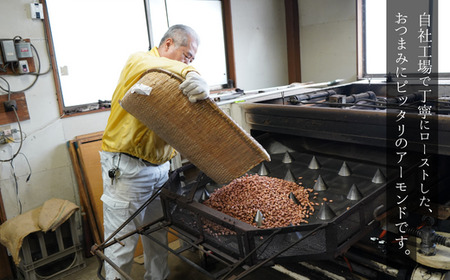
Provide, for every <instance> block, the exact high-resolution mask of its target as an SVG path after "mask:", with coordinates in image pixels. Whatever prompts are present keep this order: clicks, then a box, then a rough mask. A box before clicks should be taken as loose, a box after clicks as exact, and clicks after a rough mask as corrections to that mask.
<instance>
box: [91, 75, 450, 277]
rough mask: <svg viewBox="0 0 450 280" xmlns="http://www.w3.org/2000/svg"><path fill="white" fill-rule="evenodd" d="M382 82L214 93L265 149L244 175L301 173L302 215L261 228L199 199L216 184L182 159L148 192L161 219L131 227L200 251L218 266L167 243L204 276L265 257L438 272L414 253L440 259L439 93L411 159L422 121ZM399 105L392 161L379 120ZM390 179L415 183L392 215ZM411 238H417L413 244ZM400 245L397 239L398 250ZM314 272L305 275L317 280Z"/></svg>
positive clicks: (293, 176)
mask: <svg viewBox="0 0 450 280" xmlns="http://www.w3.org/2000/svg"><path fill="white" fill-rule="evenodd" d="M388 86H389V84H388V83H386V82H384V81H382V82H379V83H374V82H356V83H351V84H344V85H337V86H331V87H325V88H304V87H295V86H288V87H285V88H281V89H273V90H268V91H265V92H253V93H252V94H251V95H247V96H246V95H245V92H236V93H232V94H227V96H228V97H229V98H228V97H227V98H226V99H225V100H226V101H225V100H224V99H222V100H217V102H218V103H219V104H220V102H222V105H226V104H230V105H229V106H238V107H239V110H240V111H241V114H242V116H243V126H244V127H247V128H248V129H249V131H250V132H251V134H252V136H253V137H255V139H257V141H258V142H259V143H260V144H261V145H262V146H263V147H264V148H265V149H266V150H267V151H268V152H269V154H270V157H271V159H272V160H271V162H262V163H261V164H259V165H258V166H256V167H254V168H253V169H251V170H250V171H249V172H248V173H249V174H260V175H265V176H271V177H277V178H282V179H285V180H290V181H295V182H300V181H301V184H302V185H303V186H305V187H309V188H312V189H313V190H314V191H313V192H312V193H313V194H314V197H312V196H311V197H310V199H311V200H312V201H314V202H317V204H316V211H315V212H314V214H313V215H312V216H310V217H309V218H308V219H307V221H308V222H307V223H304V224H300V225H296V226H287V227H282V228H271V229H261V228H258V227H257V226H253V225H250V224H247V223H244V222H241V221H239V220H238V219H236V218H233V217H230V216H228V215H225V214H223V213H221V212H220V211H217V210H214V209H212V208H209V207H207V206H205V205H204V204H203V203H202V202H203V201H204V200H205V199H207V198H208V195H209V194H210V193H211V192H213V191H214V190H215V189H217V188H220V187H222V185H219V184H216V183H215V182H214V181H212V180H211V179H210V178H208V177H207V176H206V175H205V174H203V173H202V172H201V170H198V169H197V168H196V167H195V166H193V165H185V166H183V167H181V168H179V169H177V170H175V172H173V174H172V175H171V177H170V179H169V181H168V182H167V184H166V185H165V186H164V187H163V188H162V189H161V190H160V195H161V200H162V202H163V206H164V213H165V214H164V218H163V219H161V220H160V221H158V222H155V223H152V224H150V225H144V226H143V227H142V228H140V229H139V230H137V231H136V232H135V233H140V234H143V235H146V236H147V237H149V238H151V237H150V236H148V234H149V233H150V232H153V231H155V230H158V229H161V228H164V229H166V230H167V231H169V232H172V233H173V234H175V235H177V236H178V237H179V238H180V239H181V240H183V241H184V244H185V245H188V246H187V247H188V248H191V247H195V248H197V249H198V250H200V251H201V252H203V253H204V255H205V258H206V259H210V260H214V261H217V262H220V263H221V264H222V266H221V268H222V269H221V270H219V271H214V272H210V271H208V270H207V269H205V268H204V267H201V266H200V265H198V264H195V263H193V262H191V261H190V260H188V259H186V258H184V257H183V256H182V255H181V252H182V250H185V249H186V248H182V249H181V250H180V251H175V250H172V249H170V248H168V249H169V250H170V251H171V252H172V253H174V254H177V255H178V256H179V257H180V258H182V259H183V260H185V261H186V262H188V263H190V264H191V265H192V266H193V267H195V268H197V269H199V270H200V271H202V272H204V273H205V274H207V275H209V276H210V277H211V278H214V279H241V278H243V277H245V276H246V275H249V274H250V273H251V272H253V271H255V270H256V269H258V268H260V267H262V266H267V265H274V264H281V265H283V266H284V267H286V268H289V269H290V270H293V271H297V272H298V273H300V274H301V273H302V272H301V271H302V270H303V271H305V270H306V271H307V272H305V273H307V274H308V273H309V274H311V275H313V274H314V273H317V271H318V270H317V269H315V268H318V267H320V270H322V271H324V270H325V271H329V272H330V273H331V274H333V275H340V274H343V275H345V276H346V277H355V276H359V277H361V278H366V279H422V278H417V277H419V276H418V275H419V274H420V275H424V274H428V275H432V274H433V275H434V276H433V277H438V278H432V279H445V278H444V277H448V273H447V270H448V269H449V268H448V267H445V265H444V266H442V265H440V266H439V265H437V266H436V267H432V266H429V265H428V264H429V262H428V263H427V262H426V258H427V255H428V257H432V256H438V257H439V258H441V259H442V258H443V263H450V259H449V258H448V255H447V254H448V251H446V250H447V249H448V247H449V246H450V244H449V243H450V242H449V239H448V237H446V236H445V233H446V232H449V231H450V222H449V221H448V218H449V216H450V192H448V190H447V189H448V187H449V182H450V180H449V179H450V178H449V174H448V172H446V171H445V168H447V167H448V166H450V165H449V163H450V149H449V148H450V116H449V105H450V103H449V102H448V95H450V91H449V88H448V86H443V85H442V86H441V85H440V86H439V96H438V97H437V98H436V99H435V100H430V101H429V102H433V103H432V105H433V106H432V107H433V110H432V111H431V112H430V114H429V115H427V118H426V119H427V121H429V123H427V124H430V125H431V124H432V125H433V126H432V133H433V139H435V140H434V141H430V142H427V148H428V150H427V152H426V153H423V154H425V156H421V157H420V156H419V157H418V154H419V152H418V147H422V146H424V144H423V143H421V142H420V141H419V140H417V137H416V136H415V135H418V134H420V133H422V132H423V131H422V130H421V129H423V126H419V125H418V124H420V123H422V122H421V119H422V120H423V119H424V117H423V116H421V115H420V114H418V113H413V109H414V108H416V109H417V107H418V106H421V104H422V105H423V102H422V100H423V96H422V95H421V94H420V92H419V91H418V90H413V91H412V93H411V94H410V95H408V96H406V97H407V98H405V97H404V96H403V97H398V98H396V97H391V96H389V95H388V90H389V89H388ZM249 97H250V98H249ZM405 99H406V100H405ZM243 100H247V102H242V101H243ZM231 104H232V105H231ZM404 104H407V106H409V109H408V110H405V111H406V112H405V115H404V116H405V118H404V126H403V128H404V131H403V132H404V133H406V134H405V135H406V136H408V137H410V138H406V139H407V140H409V142H408V143H409V146H408V148H406V149H405V150H402V151H401V152H402V153H403V152H407V153H410V154H412V155H414V156H411V157H410V156H407V157H405V158H404V160H405V161H404V162H403V163H402V165H399V160H398V156H399V154H398V151H396V149H395V147H396V146H395V143H397V142H396V141H398V140H397V139H398V138H396V137H395V136H398V134H399V133H400V132H399V131H398V128H397V126H392V123H391V121H392V120H393V119H394V120H395V116H398V114H399V113H398V112H399V111H402V108H401V107H400V105H404ZM394 124H395V123H394ZM405 127H406V129H405ZM406 136H405V137H406ZM392 147H393V148H392ZM424 147H425V146H424ZM421 158H425V159H426V160H420V159H421ZM424 162H426V164H428V166H430V168H429V170H427V176H428V177H429V178H427V179H428V180H427V182H426V184H427V186H428V187H429V188H430V189H432V191H431V192H430V193H433V196H432V199H431V200H430V201H428V202H430V204H431V205H430V206H429V207H430V208H425V207H424V205H419V204H421V203H420V202H421V201H422V202H423V200H421V197H422V195H421V193H420V191H418V189H417V186H419V189H420V184H418V180H419V177H418V174H419V173H420V174H425V173H422V172H421V169H420V168H422V167H423V166H424V165H425V164H424ZM400 166H402V168H400V169H401V172H400V173H399V167H400ZM403 167H404V168H403ZM300 178H301V179H300ZM399 179H401V181H402V184H404V185H409V186H415V188H412V187H411V188H410V189H408V190H407V191H405V193H404V194H405V195H406V196H407V200H406V199H405V200H404V201H402V207H405V208H402V209H404V210H405V213H404V215H403V217H401V218H399V216H398V212H399V211H401V209H398V205H400V203H398V202H399V201H398V200H397V199H398V198H397V196H398V193H397V192H396V191H398V190H399V189H401V190H403V187H402V186H403V185H399V184H398V183H399ZM422 190H423V189H422ZM403 202H405V203H403ZM424 204H425V203H424ZM400 222H405V223H407V224H408V225H409V227H408V230H406V231H405V232H406V233H405V234H403V231H404V230H403V228H401V227H398V226H396V224H399V223H400ZM437 232H438V233H437ZM135 233H130V234H135ZM400 237H402V238H403V239H401V240H400ZM413 237H414V238H416V239H421V242H419V243H417V244H416V241H415V240H414V241H413V239H414V238H413ZM124 238H126V237H124ZM408 240H410V241H408ZM118 241H120V238H118V239H116V241H110V243H111V242H113V243H114V242H118ZM154 241H155V242H157V241H156V240H154ZM400 241H402V242H405V243H406V245H405V246H404V247H401V248H400V246H399V243H400ZM108 245H109V244H108V243H106V244H102V246H99V247H95V248H93V252H94V253H96V254H97V256H99V258H100V259H105V257H104V256H103V255H102V253H101V252H100V251H101V249H103V248H104V247H105V246H108ZM161 245H162V246H164V245H163V244H161ZM441 246H442V247H441ZM436 248H439V249H436ZM442 253H444V255H440V256H439V254H442ZM424 258H425V261H423V259H424ZM418 263H419V264H422V265H425V266H426V267H425V268H423V267H422V266H418ZM435 263H436V264H437V263H438V262H437V261H436V262H435ZM312 271H315V272H314V273H312ZM343 271H345V272H343ZM348 275H353V276H348ZM316 277H317V278H314V277H313V278H311V279H323V278H321V277H319V276H316Z"/></svg>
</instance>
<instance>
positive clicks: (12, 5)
mask: <svg viewBox="0 0 450 280" xmlns="http://www.w3.org/2000/svg"><path fill="white" fill-rule="evenodd" d="M32 2H33V1H32V0H14V1H10V0H0V26H2V27H3V28H1V29H0V38H13V37H14V36H21V37H22V38H30V39H31V42H32V44H33V45H34V46H35V47H36V49H37V51H38V52H39V56H40V59H41V64H42V69H43V71H46V70H47V69H48V68H49V64H50V62H49V58H48V52H47V48H46V43H47V42H46V39H45V34H44V28H43V22H42V21H41V20H32V19H31V17H30V12H29V4H30V3H32ZM232 12H233V13H234V15H233V21H234V22H233V28H234V31H233V32H234V42H235V44H236V46H235V55H236V66H237V76H238V83H239V84H238V85H239V86H240V87H242V88H245V89H255V88H261V87H268V86H275V85H282V84H285V83H286V82H287V69H286V60H287V58H286V38H285V36H286V35H285V32H284V30H285V28H284V24H285V23H284V22H285V21H284V8H283V1H278V0H263V1H262V0H245V1H242V0H239V1H238V0H234V1H232ZM3 77H5V78H6V79H7V80H8V82H9V83H10V84H11V87H12V90H20V89H23V88H25V87H26V86H28V85H29V84H30V83H31V81H32V80H33V78H32V77H13V76H3ZM80 82H82V81H80ZM0 83H2V82H1V81H0ZM2 85H3V84H2ZM25 96H26V99H27V104H28V110H29V113H30V120H26V121H23V122H21V125H22V128H23V131H24V133H25V134H26V135H27V137H26V140H25V142H24V144H23V147H22V150H21V152H22V153H23V155H24V156H26V158H27V159H28V161H29V163H30V166H31V170H32V175H31V178H30V180H29V181H28V182H26V178H27V177H28V175H29V168H28V165H27V162H26V160H25V157H24V156H22V155H19V156H18V157H17V158H16V159H15V160H14V166H15V168H14V170H15V174H16V176H17V178H18V189H19V197H20V201H21V203H22V207H23V212H25V211H27V210H30V209H33V208H35V207H38V206H40V205H42V204H43V203H44V202H45V201H46V200H47V199H50V198H52V197H58V198H63V199H68V200H70V201H72V202H75V203H77V204H79V198H78V186H77V184H76V181H75V177H74V174H73V169H72V163H71V160H70V156H69V153H68V149H67V141H70V140H72V139H73V138H74V137H75V136H77V135H82V134H87V133H91V132H97V131H102V130H103V129H104V127H105V125H106V122H107V118H108V116H109V112H102V113H94V114H88V115H83V116H76V117H69V118H60V116H59V110H58V102H57V98H56V90H55V86H54V80H53V77H52V74H51V73H49V74H46V75H43V76H41V77H40V78H39V80H38V81H37V83H36V84H35V86H33V87H32V88H31V89H30V90H27V91H26V92H25ZM11 126H12V127H13V128H18V126H17V124H11ZM16 136H17V135H16ZM17 148H18V145H17V144H10V145H1V146H0V159H7V158H9V157H10V156H11V155H12V154H13V153H14V152H15V151H17ZM12 171H13V169H12V168H11V166H10V165H9V163H1V164H0V176H1V177H0V187H1V191H2V196H3V200H4V201H3V202H4V205H5V208H6V214H7V217H8V218H11V217H14V216H16V215H18V214H19V208H18V206H17V200H16V195H15V183H14V180H13V179H12V178H13V175H12V174H13V173H12Z"/></svg>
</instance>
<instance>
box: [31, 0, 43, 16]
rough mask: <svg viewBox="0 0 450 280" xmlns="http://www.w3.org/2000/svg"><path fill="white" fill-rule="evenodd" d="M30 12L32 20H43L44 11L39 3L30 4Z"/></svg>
mask: <svg viewBox="0 0 450 280" xmlns="http://www.w3.org/2000/svg"><path fill="white" fill-rule="evenodd" d="M30 10H31V18H32V19H44V9H43V8H42V4H41V3H31V4H30Z"/></svg>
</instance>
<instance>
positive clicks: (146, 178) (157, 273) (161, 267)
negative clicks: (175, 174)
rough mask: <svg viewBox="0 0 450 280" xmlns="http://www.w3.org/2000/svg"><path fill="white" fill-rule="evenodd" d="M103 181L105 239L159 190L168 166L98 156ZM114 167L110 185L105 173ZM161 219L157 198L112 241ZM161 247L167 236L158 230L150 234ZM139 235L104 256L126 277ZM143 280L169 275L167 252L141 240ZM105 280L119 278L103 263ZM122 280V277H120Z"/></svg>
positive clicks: (149, 241) (107, 154)
mask: <svg viewBox="0 0 450 280" xmlns="http://www.w3.org/2000/svg"><path fill="white" fill-rule="evenodd" d="M100 157H101V163H102V177H103V195H102V197H101V200H102V201H103V226H104V231H105V234H104V236H105V239H106V238H108V237H109V236H110V235H111V234H112V233H113V232H114V231H115V230H116V229H117V228H119V226H121V225H122V224H123V223H124V222H125V221H126V220H127V219H128V218H129V217H130V216H131V215H132V214H133V213H135V212H136V210H137V209H138V208H139V207H140V206H142V205H143V204H144V203H145V202H146V201H147V200H148V199H149V198H150V196H151V195H152V194H153V192H154V191H155V190H156V189H157V188H159V187H160V186H162V185H163V184H164V183H165V182H166V181H167V179H168V176H169V168H170V164H169V162H166V163H164V164H162V165H159V166H153V165H149V164H146V163H145V162H143V161H141V160H139V159H136V158H132V157H129V156H127V155H124V154H120V161H119V153H109V152H105V151H102V152H100ZM115 167H118V168H119V172H120V174H119V175H118V177H117V178H116V179H114V181H113V183H112V184H111V178H109V176H108V171H109V170H110V169H112V168H115ZM162 216H163V212H162V207H161V201H160V199H159V196H158V197H157V199H155V200H154V201H153V202H152V203H150V205H149V206H147V208H146V209H144V210H143V211H142V212H141V213H140V214H139V215H138V216H136V218H135V219H134V220H133V221H132V222H130V223H128V224H127V225H126V226H125V227H124V228H123V229H122V230H121V231H120V232H119V233H118V234H117V235H116V236H115V237H119V236H122V235H124V234H126V233H129V232H131V231H133V230H135V229H136V227H138V226H142V225H145V224H148V223H150V222H152V221H154V220H156V219H158V218H160V217H162ZM152 236H153V237H155V238H157V239H158V240H159V241H161V242H162V243H163V244H167V232H166V231H164V230H159V231H157V232H154V233H152ZM138 239H139V234H134V235H132V236H130V237H128V238H126V239H124V240H123V243H124V244H125V246H121V245H120V244H114V245H113V246H110V247H108V248H106V249H105V255H106V257H108V258H109V259H111V260H112V261H113V262H114V263H115V264H116V265H118V266H119V267H120V268H121V269H123V270H124V271H125V272H126V273H127V274H128V275H130V273H131V268H132V264H133V258H134V251H135V248H136V246H137V242H138ZM141 239H142V245H143V248H144V264H145V269H146V273H145V276H144V279H145V280H163V279H165V278H167V276H168V275H169V268H168V264H167V258H168V252H167V249H165V248H163V247H161V246H160V245H158V244H156V243H155V242H153V241H151V240H150V239H149V238H147V237H145V236H143V237H142V238H141ZM105 272H106V279H107V280H114V279H115V278H116V277H117V278H118V279H121V275H120V274H119V273H118V272H117V271H116V270H115V269H114V268H112V267H111V266H110V265H109V264H107V262H105ZM122 278H123V277H122Z"/></svg>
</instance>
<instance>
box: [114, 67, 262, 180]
mask: <svg viewBox="0 0 450 280" xmlns="http://www.w3.org/2000/svg"><path fill="white" fill-rule="evenodd" d="M183 80H184V79H183V78H181V77H180V76H178V75H176V74H173V73H170V72H168V71H166V70H162V69H152V70H149V71H147V72H146V73H145V74H144V75H143V76H142V78H141V79H140V81H139V83H141V84H144V85H147V86H150V87H151V88H152V90H151V93H150V95H145V94H138V93H127V94H126V95H125V96H124V98H123V99H122V100H121V106H122V107H123V108H124V109H125V110H126V111H127V112H129V113H130V114H131V115H133V116H134V117H136V118H137V119H138V120H139V121H141V122H142V123H143V124H145V125H146V126H147V127H148V128H150V129H151V130H153V131H155V132H156V133H157V134H158V135H159V136H160V137H161V138H162V139H164V140H165V141H166V142H167V143H169V144H170V145H171V146H172V147H174V148H175V149H176V150H177V151H178V152H179V153H181V154H182V155H183V156H184V157H186V158H187V159H188V160H189V161H190V162H191V163H193V164H194V165H195V166H196V167H197V168H199V169H200V170H201V171H203V172H204V173H205V174H206V175H208V176H209V177H210V178H211V179H212V180H214V181H215V182H216V183H218V184H224V183H228V182H230V181H231V180H233V179H235V178H237V177H239V176H242V175H243V174H245V172H247V171H248V170H250V169H251V168H253V167H254V166H256V165H257V164H259V163H260V162H262V161H264V160H265V161H270V156H269V154H268V153H267V152H266V150H264V148H263V147H262V146H261V145H260V144H259V143H258V142H257V141H256V140H254V139H253V138H252V137H251V136H250V135H249V134H248V133H246V132H245V131H244V130H243V129H242V128H241V127H240V126H239V125H238V124H237V123H235V122H234V121H233V120H232V119H231V118H230V117H229V116H228V115H226V114H225V113H224V112H223V111H222V110H221V109H220V108H219V107H218V106H217V105H216V104H215V103H214V101H212V100H210V99H205V100H202V101H199V102H196V103H191V102H189V100H188V98H187V97H186V96H184V95H183V93H182V92H181V90H180V89H179V88H178V87H179V85H180V83H181V82H182V81H183Z"/></svg>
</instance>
